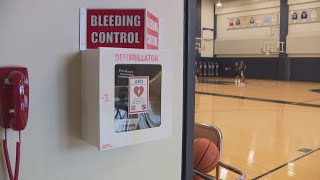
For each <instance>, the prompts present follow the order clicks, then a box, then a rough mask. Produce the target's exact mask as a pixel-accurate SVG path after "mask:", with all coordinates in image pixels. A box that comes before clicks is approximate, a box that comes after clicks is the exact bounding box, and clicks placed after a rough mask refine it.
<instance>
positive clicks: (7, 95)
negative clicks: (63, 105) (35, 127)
mask: <svg viewBox="0 0 320 180" xmlns="http://www.w3.org/2000/svg"><path fill="white" fill-rule="evenodd" d="M28 114H29V78H28V70H27V68H25V67H3V68H0V123H1V126H2V127H3V128H4V129H5V137H4V140H3V149H4V156H5V161H6V165H7V170H8V175H9V178H10V180H18V178H19V169H20V167H19V166H20V147H21V131H22V130H24V129H25V128H26V126H27V123H28ZM7 129H12V130H14V131H18V132H19V142H17V143H16V163H15V172H14V174H13V171H12V168H11V163H10V157H9V152H8V145H7Z"/></svg>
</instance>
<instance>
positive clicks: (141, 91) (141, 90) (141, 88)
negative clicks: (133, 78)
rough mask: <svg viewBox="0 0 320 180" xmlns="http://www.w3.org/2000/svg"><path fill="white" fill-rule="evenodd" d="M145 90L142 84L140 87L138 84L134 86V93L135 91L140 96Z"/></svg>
mask: <svg viewBox="0 0 320 180" xmlns="http://www.w3.org/2000/svg"><path fill="white" fill-rule="evenodd" d="M143 91H144V88H143V86H140V87H138V86H136V87H134V93H135V94H136V95H137V96H138V97H140V96H141V95H142V93H143Z"/></svg>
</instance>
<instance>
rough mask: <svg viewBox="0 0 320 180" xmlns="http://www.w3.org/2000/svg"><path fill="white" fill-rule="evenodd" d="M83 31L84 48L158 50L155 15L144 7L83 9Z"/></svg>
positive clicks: (157, 28) (157, 30)
mask: <svg viewBox="0 0 320 180" xmlns="http://www.w3.org/2000/svg"><path fill="white" fill-rule="evenodd" d="M85 32H86V35H85V41H86V42H85V44H86V48H87V49H96V48H98V47H119V48H135V49H153V50H157V49H159V18H158V17H156V16H155V15H154V14H152V13H151V12H149V11H147V10H146V9H87V10H86V30H85ZM81 43H83V42H81ZM83 44H84V43H83Z"/></svg>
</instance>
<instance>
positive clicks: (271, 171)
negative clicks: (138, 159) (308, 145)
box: [252, 148, 320, 180]
mask: <svg viewBox="0 0 320 180" xmlns="http://www.w3.org/2000/svg"><path fill="white" fill-rule="evenodd" d="M319 150H320V148H318V149H315V150H313V151H310V152H308V153H306V154H304V155H302V156H299V157H297V158H295V159H293V160H290V161H288V162H286V163H284V164H282V165H280V166H278V167H276V168H274V169H272V170H270V171H268V172H266V173H263V174H261V175H260V176H257V177H255V178H253V179H252V180H257V179H260V178H262V177H264V176H267V175H269V174H271V173H273V172H275V171H277V170H279V169H281V168H283V167H285V166H287V165H289V164H291V163H294V162H296V161H298V160H300V159H302V158H304V157H306V156H309V155H311V154H313V153H315V152H317V151H319Z"/></svg>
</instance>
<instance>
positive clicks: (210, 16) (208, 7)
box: [201, 0, 214, 57]
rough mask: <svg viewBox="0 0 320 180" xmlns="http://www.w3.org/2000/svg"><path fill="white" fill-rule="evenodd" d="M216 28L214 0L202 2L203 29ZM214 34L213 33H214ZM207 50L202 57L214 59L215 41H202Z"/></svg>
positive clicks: (202, 52)
mask: <svg viewBox="0 0 320 180" xmlns="http://www.w3.org/2000/svg"><path fill="white" fill-rule="evenodd" d="M213 26H214V3H213V2H212V0H201V29H203V28H211V29H213ZM212 33H213V32H212ZM202 45H204V46H205V50H204V51H201V57H213V53H214V52H213V49H214V48H213V45H214V41H213V40H212V41H206V40H203V41H202Z"/></svg>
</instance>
